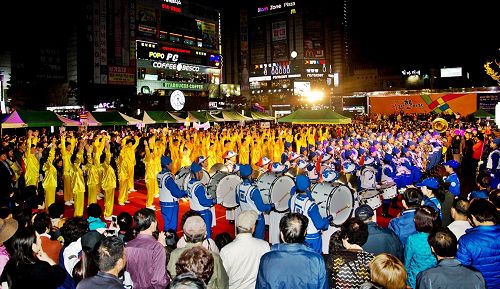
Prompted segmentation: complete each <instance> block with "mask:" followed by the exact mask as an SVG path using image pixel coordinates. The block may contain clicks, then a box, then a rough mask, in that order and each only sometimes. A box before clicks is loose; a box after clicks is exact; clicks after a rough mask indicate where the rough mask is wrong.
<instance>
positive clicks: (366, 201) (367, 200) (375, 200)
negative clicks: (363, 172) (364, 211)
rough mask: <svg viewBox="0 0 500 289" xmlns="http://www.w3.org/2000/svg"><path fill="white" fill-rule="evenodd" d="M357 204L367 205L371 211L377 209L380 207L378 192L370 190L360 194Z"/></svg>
mask: <svg viewBox="0 0 500 289" xmlns="http://www.w3.org/2000/svg"><path fill="white" fill-rule="evenodd" d="M359 203H360V204H362V205H368V206H370V207H371V208H372V209H373V210H376V209H377V208H378V207H380V206H382V201H381V200H380V192H379V191H377V190H372V189H369V190H365V191H362V192H360V195H359Z"/></svg>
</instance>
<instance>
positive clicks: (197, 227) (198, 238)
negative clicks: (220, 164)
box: [182, 216, 207, 244]
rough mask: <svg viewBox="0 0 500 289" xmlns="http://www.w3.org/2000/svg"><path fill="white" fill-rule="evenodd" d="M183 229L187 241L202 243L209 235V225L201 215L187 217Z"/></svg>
mask: <svg viewBox="0 0 500 289" xmlns="http://www.w3.org/2000/svg"><path fill="white" fill-rule="evenodd" d="M182 230H183V231H184V238H185V239H186V242H187V243H193V244H196V243H201V242H203V241H204V240H205V239H206V237H207V227H206V225H205V221H204V220H203V218H201V217H200V216H192V217H189V218H187V219H186V222H185V223H184V226H183V227H182Z"/></svg>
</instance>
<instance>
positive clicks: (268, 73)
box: [238, 0, 350, 110]
mask: <svg viewBox="0 0 500 289" xmlns="http://www.w3.org/2000/svg"><path fill="white" fill-rule="evenodd" d="M348 6H349V0H343V1H305V0H294V1H285V0H267V1H257V2H255V3H253V4H249V5H248V7H246V8H245V9H246V11H247V14H246V15H247V21H246V22H245V21H244V20H246V19H245V18H244V17H242V16H240V25H239V27H240V31H239V32H240V45H241V47H242V49H241V53H240V61H239V62H238V64H239V66H240V68H239V69H238V74H239V76H240V77H241V86H242V93H243V94H244V95H245V96H247V97H249V98H250V99H251V101H252V102H254V103H259V104H261V105H263V106H264V107H266V108H267V109H269V110H273V109H272V107H273V106H283V105H302V104H305V103H306V99H308V100H310V97H311V96H312V97H318V98H322V101H319V102H323V103H324V104H326V105H329V104H331V103H329V100H330V95H333V93H334V91H335V89H338V88H339V86H341V85H342V83H341V81H342V80H343V78H344V77H345V76H346V75H348V73H349V67H350V63H349V39H348V37H347V31H348V27H347V26H348V23H347V21H348V19H349V15H348V12H349V11H348V9H349V7H348ZM242 11H243V10H242ZM240 14H242V13H240ZM245 28H247V29H245ZM245 40H246V41H245ZM247 45H248V48H247V49H246V47H247ZM247 73H248V77H247ZM247 86H248V90H247V89H245V88H246V87H247Z"/></svg>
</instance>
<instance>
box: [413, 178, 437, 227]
mask: <svg viewBox="0 0 500 289" xmlns="http://www.w3.org/2000/svg"><path fill="white" fill-rule="evenodd" d="M415 186H416V187H418V188H420V191H422V194H423V195H424V206H430V207H432V208H433V209H434V210H435V211H436V213H439V217H440V218H441V219H442V218H443V212H441V203H440V202H439V200H438V199H437V198H436V194H437V192H438V189H439V182H438V181H437V180H436V179H435V178H427V179H425V180H423V181H422V182H421V183H417V184H415Z"/></svg>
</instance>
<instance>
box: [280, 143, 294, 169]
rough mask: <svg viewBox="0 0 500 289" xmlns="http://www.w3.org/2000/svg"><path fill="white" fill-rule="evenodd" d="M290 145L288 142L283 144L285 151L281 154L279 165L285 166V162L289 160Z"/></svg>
mask: <svg viewBox="0 0 500 289" xmlns="http://www.w3.org/2000/svg"><path fill="white" fill-rule="evenodd" d="M292 150H293V149H292V144H291V143H289V142H287V141H286V142H285V151H284V152H283V153H282V154H281V163H282V164H285V163H286V162H287V161H289V160H290V156H291V153H292Z"/></svg>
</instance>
